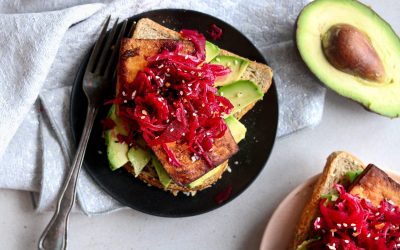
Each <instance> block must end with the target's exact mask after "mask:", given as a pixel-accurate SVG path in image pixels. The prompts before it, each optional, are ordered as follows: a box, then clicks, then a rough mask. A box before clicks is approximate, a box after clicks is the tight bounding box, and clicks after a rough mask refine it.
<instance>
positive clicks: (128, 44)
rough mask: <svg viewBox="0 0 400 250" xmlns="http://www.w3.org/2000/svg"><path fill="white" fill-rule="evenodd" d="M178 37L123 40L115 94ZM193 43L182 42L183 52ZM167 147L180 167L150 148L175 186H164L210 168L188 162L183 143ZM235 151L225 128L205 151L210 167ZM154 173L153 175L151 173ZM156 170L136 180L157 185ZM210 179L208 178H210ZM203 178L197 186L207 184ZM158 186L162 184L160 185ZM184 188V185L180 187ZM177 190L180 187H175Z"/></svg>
mask: <svg viewBox="0 0 400 250" xmlns="http://www.w3.org/2000/svg"><path fill="white" fill-rule="evenodd" d="M178 41H179V40H171V39H158V40H155V39H124V40H123V41H122V44H121V49H120V59H119V65H118V76H117V94H118V93H119V91H120V89H121V87H120V86H121V84H129V83H132V82H133V81H134V79H135V78H136V75H137V73H138V72H139V71H140V70H143V68H144V67H145V66H146V65H147V61H146V58H147V57H149V56H154V55H157V54H158V53H159V52H160V51H161V50H162V49H163V48H165V47H167V48H171V47H174V46H176V44H177V43H178ZM193 51H194V46H193V44H192V43H191V42H190V41H183V53H187V54H191V53H192V52H193ZM168 146H169V148H170V150H171V151H172V152H173V153H174V154H175V156H176V157H177V159H178V161H179V162H181V163H182V167H175V166H173V165H172V164H170V163H169V161H168V156H167V155H166V153H165V151H164V150H163V149H162V148H161V146H155V147H152V150H153V151H154V153H155V154H156V156H157V158H158V159H159V160H160V162H161V164H162V165H163V167H164V169H165V170H166V171H167V173H168V174H169V176H170V177H171V179H172V180H173V181H174V182H175V185H170V187H168V188H169V189H171V190H176V186H177V185H176V184H179V185H182V186H184V185H187V184H189V183H191V182H193V181H195V180H196V179H198V178H200V177H201V176H203V175H204V174H205V173H207V172H208V171H209V170H210V167H209V166H208V165H207V163H206V162H205V161H204V160H203V159H198V160H196V161H194V162H192V159H191V158H192V153H191V152H190V150H189V149H188V146H187V145H185V144H177V143H169V144H168ZM238 150H239V148H238V146H237V144H236V142H235V141H234V139H233V137H232V135H231V133H230V131H229V130H227V131H226V133H225V135H224V136H223V137H221V138H219V139H217V140H216V141H215V143H214V146H213V150H212V151H211V152H210V153H209V154H208V156H209V157H210V159H211V162H212V164H213V166H218V165H220V164H222V163H223V162H224V161H226V160H227V159H229V158H230V157H231V156H232V155H233V154H235V153H236V152H237V151H238ZM126 168H127V169H128V171H129V172H132V171H133V168H132V166H130V165H129V164H128V165H127V166H126ZM153 174H154V176H152V175H153ZM221 174H222V172H221V173H217V175H218V176H215V178H214V179H213V180H215V181H216V180H217V179H218V178H219V177H220V176H221ZM156 176H157V175H156V173H155V172H154V171H153V172H151V171H149V172H147V173H144V174H143V175H139V176H138V178H139V179H146V181H147V182H148V183H149V184H154V186H160V185H161V183H159V181H158V182H157V181H156ZM210 179H211V178H210ZM207 182H208V181H206V183H205V184H202V185H201V186H204V187H206V186H209V185H208V184H207ZM161 186H162V185H161ZM183 189H184V190H186V189H187V188H183ZM179 190H181V189H179Z"/></svg>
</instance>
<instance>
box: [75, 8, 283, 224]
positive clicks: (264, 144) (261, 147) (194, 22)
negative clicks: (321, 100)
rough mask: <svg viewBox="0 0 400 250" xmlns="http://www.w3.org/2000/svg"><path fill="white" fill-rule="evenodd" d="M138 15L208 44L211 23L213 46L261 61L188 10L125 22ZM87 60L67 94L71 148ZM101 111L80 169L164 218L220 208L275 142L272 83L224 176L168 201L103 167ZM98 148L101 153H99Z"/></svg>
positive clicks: (231, 31) (226, 31) (230, 32)
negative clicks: (219, 199)
mask: <svg viewBox="0 0 400 250" xmlns="http://www.w3.org/2000/svg"><path fill="white" fill-rule="evenodd" d="M143 17H148V18H151V19H152V20H154V21H156V22H158V23H160V24H163V25H164V26H167V27H169V28H172V29H175V30H180V29H182V28H186V29H196V30H198V31H200V32H202V33H203V34H204V35H205V36H206V39H207V40H209V41H212V40H211V37H210V36H209V34H208V32H207V31H208V30H209V27H210V25H211V24H216V25H217V26H219V27H221V28H222V29H223V35H222V37H221V39H220V40H218V41H213V42H214V43H215V44H217V45H218V46H220V47H221V48H223V49H226V50H229V51H232V52H234V53H237V54H238V55H241V56H243V57H246V58H249V59H251V60H256V61H258V62H262V63H266V62H265V59H264V58H263V56H262V55H261V53H260V52H259V51H258V50H257V48H256V47H255V46H254V45H253V44H252V43H251V42H250V41H249V40H248V39H247V38H246V37H245V36H244V35H243V34H241V33H240V32H239V31H238V30H236V29H235V28H233V27H232V26H231V25H229V24H227V23H225V22H223V21H221V20H219V19H217V18H215V17H213V16H210V15H207V14H203V13H200V12H195V11H189V10H179V9H162V10H154V11H149V12H145V13H142V14H139V15H136V16H134V17H132V18H130V19H129V21H130V22H133V21H137V20H139V19H140V18H143ZM87 60H88V56H87V58H86V60H84V62H83V63H82V65H81V67H80V69H79V71H78V73H77V76H76V79H75V82H74V86H73V90H72V94H71V124H72V134H73V139H74V141H75V143H76V145H77V144H78V141H79V138H80V136H81V132H82V128H83V123H84V119H85V115H86V106H87V102H86V98H85V96H84V94H83V91H82V79H83V74H84V71H85V68H86V64H87ZM106 109H108V107H102V109H101V110H100V112H99V115H98V118H97V120H96V123H95V125H94V128H93V132H92V134H91V137H90V140H89V144H88V148H87V151H86V156H85V160H84V167H85V168H86V170H87V172H88V173H89V174H90V175H91V176H92V177H93V179H94V180H95V181H96V182H97V184H98V185H99V186H101V187H102V188H103V189H104V190H105V191H107V192H108V193H109V194H110V195H111V196H112V197H114V198H115V199H116V200H118V201H120V202H121V203H122V204H124V205H126V206H129V207H131V208H133V209H136V210H139V211H142V212H144V213H148V214H152V215H158V216H166V217H183V216H191V215H196V214H201V213H205V212H208V211H211V210H213V209H215V208H218V207H220V206H222V205H224V204H226V203H227V202H228V201H231V200H233V199H234V198H235V197H237V196H238V195H239V194H240V193H242V192H243V191H244V190H245V189H246V188H247V187H248V186H249V185H250V184H251V183H252V182H253V181H254V179H255V178H256V177H257V175H258V174H259V173H260V172H261V170H262V169H263V167H264V165H265V164H266V162H267V160H268V157H269V155H270V153H271V150H272V147H273V144H274V141H275V135H276V129H277V123H278V100H277V93H276V89H275V85H274V84H272V86H271V88H270V89H269V91H268V93H267V94H266V95H265V96H264V99H263V100H262V101H260V102H258V103H257V105H256V106H255V107H254V108H253V109H252V110H251V111H250V112H249V113H248V114H247V115H246V116H245V117H244V118H243V119H242V122H243V123H244V124H245V125H246V127H247V135H246V139H245V141H243V142H241V143H240V144H239V146H240V151H239V153H238V154H236V155H235V156H234V157H232V158H231V159H230V160H229V165H230V166H231V168H232V173H225V174H224V175H223V178H222V179H221V180H219V181H218V182H217V183H216V185H214V186H213V187H211V188H208V189H206V190H204V191H201V192H198V193H197V195H196V196H195V197H187V196H186V195H183V194H180V195H178V196H177V197H174V196H172V195H171V194H170V193H167V192H164V191H162V190H160V189H157V188H154V187H148V186H147V185H146V184H144V183H143V182H141V181H140V180H137V179H135V178H133V177H132V175H130V174H128V173H127V172H126V171H125V170H123V169H119V170H116V171H114V172H112V171H111V170H110V169H109V167H108V161H107V157H106V154H105V152H106V148H105V146H104V139H103V138H102V137H101V126H100V122H99V121H100V119H102V118H104V116H105V114H106ZM99 150H100V151H102V152H103V154H99ZM229 186H230V187H232V194H231V196H230V198H229V199H228V200H227V201H226V202H224V203H223V204H217V203H216V202H215V201H214V198H215V196H216V195H217V194H219V193H220V192H222V191H223V190H225V189H226V188H227V187H229Z"/></svg>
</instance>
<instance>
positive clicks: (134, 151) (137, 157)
mask: <svg viewBox="0 0 400 250" xmlns="http://www.w3.org/2000/svg"><path fill="white" fill-rule="evenodd" d="M128 159H129V161H130V162H131V164H132V166H133V169H134V170H135V177H137V176H138V175H139V174H140V172H142V170H143V168H144V167H145V166H146V165H147V163H149V161H150V159H151V154H150V152H149V151H147V150H144V149H142V148H140V147H132V148H130V149H129V151H128Z"/></svg>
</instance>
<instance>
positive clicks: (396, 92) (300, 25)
mask: <svg viewBox="0 0 400 250" xmlns="http://www.w3.org/2000/svg"><path fill="white" fill-rule="evenodd" d="M338 24H346V25H351V26H353V27H355V28H357V29H358V30H359V31H361V32H362V33H363V34H364V35H365V36H366V37H367V39H368V40H369V42H370V44H371V45H372V47H373V49H374V50H375V51H376V53H377V55H378V57H379V59H380V60H381V61H382V65H383V68H384V71H385V76H384V79H383V81H380V82H377V81H374V80H366V79H364V78H362V77H360V76H355V75H352V74H349V73H346V72H344V71H340V70H338V69H337V68H335V67H334V66H332V65H331V64H330V63H329V61H328V60H327V58H326V56H325V54H324V51H323V46H322V42H323V38H324V37H325V34H327V31H328V30H329V29H330V28H331V27H334V26H335V25H338ZM296 43H297V48H298V50H299V52H300V55H301V57H302V58H303V60H304V62H305V63H306V64H307V66H308V67H309V69H310V70H311V71H312V72H313V73H314V74H315V75H316V76H317V78H319V80H321V82H323V83H324V84H325V85H326V86H328V87H329V88H331V89H332V90H334V91H335V92H337V93H338V94H340V95H342V96H345V97H347V98H350V99H352V100H355V101H356V102H359V103H360V104H362V105H363V106H365V107H366V108H367V109H368V110H371V111H373V112H376V113H378V114H381V115H384V116H388V117H399V116H400V70H399V69H400V39H399V37H398V36H397V35H396V33H395V32H394V31H393V29H392V28H391V26H390V25H389V24H388V23H387V22H386V21H384V20H383V19H382V18H381V17H380V16H378V14H376V13H375V12H374V11H373V10H372V9H371V8H369V7H368V6H366V5H364V4H362V3H360V2H358V1H354V0H316V1H313V2H311V3H310V4H309V5H307V6H306V7H305V8H304V9H303V10H302V12H301V14H300V16H299V17H298V21H297V30H296Z"/></svg>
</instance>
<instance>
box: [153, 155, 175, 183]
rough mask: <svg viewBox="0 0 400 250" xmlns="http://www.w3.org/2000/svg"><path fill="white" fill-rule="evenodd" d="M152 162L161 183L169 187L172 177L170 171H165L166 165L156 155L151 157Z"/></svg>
mask: <svg viewBox="0 0 400 250" xmlns="http://www.w3.org/2000/svg"><path fill="white" fill-rule="evenodd" d="M151 163H152V165H153V166H154V168H155V169H156V172H157V175H158V179H159V180H160V182H161V184H162V185H163V186H164V187H165V188H167V187H168V185H169V184H170V183H171V181H172V180H171V177H169V175H168V173H167V172H166V171H165V169H164V167H163V166H162V164H161V162H160V161H159V160H158V159H157V157H156V156H155V155H153V156H152V158H151Z"/></svg>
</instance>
